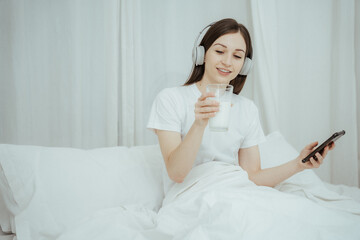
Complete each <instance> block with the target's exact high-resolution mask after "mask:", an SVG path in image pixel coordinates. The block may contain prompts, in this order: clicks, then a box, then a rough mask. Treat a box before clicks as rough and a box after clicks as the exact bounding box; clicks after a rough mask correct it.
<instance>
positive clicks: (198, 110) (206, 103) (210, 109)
mask: <svg viewBox="0 0 360 240" xmlns="http://www.w3.org/2000/svg"><path fill="white" fill-rule="evenodd" d="M212 97H215V93H212V92H206V93H203V94H202V95H201V96H200V97H199V98H198V101H197V102H196V103H195V110H194V112H195V122H194V123H195V124H197V125H199V126H202V127H206V125H207V123H208V121H209V118H211V117H214V116H215V115H216V112H218V111H219V102H218V101H216V100H214V99H209V98H212Z"/></svg>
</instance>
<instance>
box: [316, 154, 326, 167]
mask: <svg viewBox="0 0 360 240" xmlns="http://www.w3.org/2000/svg"><path fill="white" fill-rule="evenodd" d="M315 155H316V158H317V163H318V164H319V166H320V165H321V164H322V162H323V161H324V157H323V156H321V154H320V153H316V154H315Z"/></svg>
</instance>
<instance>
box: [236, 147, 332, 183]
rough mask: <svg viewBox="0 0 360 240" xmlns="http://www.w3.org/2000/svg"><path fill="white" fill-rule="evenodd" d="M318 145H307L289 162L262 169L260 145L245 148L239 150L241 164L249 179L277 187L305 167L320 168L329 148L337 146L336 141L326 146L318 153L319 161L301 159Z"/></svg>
mask: <svg viewBox="0 0 360 240" xmlns="http://www.w3.org/2000/svg"><path fill="white" fill-rule="evenodd" d="M316 145H317V142H314V143H311V144H309V145H307V146H306V147H305V148H304V149H303V150H302V151H301V153H300V155H299V156H298V157H297V158H295V159H294V160H291V161H289V162H287V163H284V164H282V165H279V166H277V167H272V168H267V169H261V164H260V153H259V148H258V146H253V147H250V148H243V149H240V150H239V153H238V156H239V165H240V166H241V167H242V168H243V169H244V170H245V171H247V173H248V175H249V179H250V180H251V181H253V182H254V183H255V184H256V185H261V186H268V187H275V186H276V185H277V184H279V183H280V182H282V181H284V180H286V179H288V178H289V177H291V176H293V175H294V174H296V173H298V172H301V171H303V170H304V169H311V168H318V167H319V166H320V165H321V164H322V162H323V160H324V158H325V156H326V154H327V153H328V151H329V150H331V149H333V148H334V147H335V145H334V143H333V144H332V145H331V146H330V147H329V146H327V147H325V149H324V152H323V154H322V155H321V154H319V153H317V154H316V157H317V158H318V161H315V160H314V158H311V159H310V161H309V162H306V163H303V162H302V161H301V160H302V159H303V158H305V157H306V156H307V155H308V154H309V153H310V152H311V151H312V150H313V149H314V147H315V146H316Z"/></svg>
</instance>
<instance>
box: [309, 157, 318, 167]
mask: <svg viewBox="0 0 360 240" xmlns="http://www.w3.org/2000/svg"><path fill="white" fill-rule="evenodd" d="M310 162H311V164H312V166H313V167H314V168H318V167H319V166H320V165H319V163H317V162H316V161H315V159H314V158H310Z"/></svg>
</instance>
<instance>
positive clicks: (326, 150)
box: [321, 145, 330, 158]
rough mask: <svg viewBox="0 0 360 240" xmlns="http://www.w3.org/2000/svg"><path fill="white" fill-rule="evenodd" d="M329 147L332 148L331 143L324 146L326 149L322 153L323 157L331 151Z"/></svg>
mask: <svg viewBox="0 0 360 240" xmlns="http://www.w3.org/2000/svg"><path fill="white" fill-rule="evenodd" d="M329 149H330V147H329V145H328V146H326V147H325V148H324V151H323V153H322V154H321V156H322V157H323V158H325V157H326V155H327V153H328V152H329Z"/></svg>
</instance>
